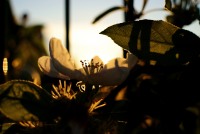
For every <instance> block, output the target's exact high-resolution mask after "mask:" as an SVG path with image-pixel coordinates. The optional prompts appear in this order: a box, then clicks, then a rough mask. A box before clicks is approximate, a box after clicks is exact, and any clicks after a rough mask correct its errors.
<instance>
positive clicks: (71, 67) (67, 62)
mask: <svg viewBox="0 0 200 134" xmlns="http://www.w3.org/2000/svg"><path fill="white" fill-rule="evenodd" d="M49 48H50V56H51V58H52V63H53V65H54V67H55V68H56V70H58V71H59V72H61V73H62V74H65V75H67V76H69V77H70V78H71V79H77V77H80V75H82V74H81V72H79V71H78V70H77V69H76V67H75V64H74V61H73V60H72V59H71V56H70V54H69V52H68V50H67V49H66V48H65V47H64V46H63V45H62V43H61V41H60V40H59V39H57V38H51V40H50V46H49Z"/></svg>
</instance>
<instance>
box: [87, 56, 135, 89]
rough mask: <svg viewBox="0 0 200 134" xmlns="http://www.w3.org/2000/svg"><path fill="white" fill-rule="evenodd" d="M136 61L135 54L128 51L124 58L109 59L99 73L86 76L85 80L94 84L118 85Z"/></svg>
mask: <svg viewBox="0 0 200 134" xmlns="http://www.w3.org/2000/svg"><path fill="white" fill-rule="evenodd" d="M137 61H138V58H137V57H136V56H135V55H133V54H131V53H128V54H127V58H126V59H125V58H116V59H113V60H110V61H109V62H108V63H107V64H106V65H105V66H104V67H103V69H102V70H101V71H100V72H99V73H95V74H92V75H90V76H88V78H87V80H88V82H89V83H91V84H94V85H95V84H99V85H104V86H115V85H119V84H121V83H122V82H123V81H124V80H125V79H126V78H127V77H128V75H129V72H130V70H131V69H132V68H133V67H134V66H135V64H136V63H137Z"/></svg>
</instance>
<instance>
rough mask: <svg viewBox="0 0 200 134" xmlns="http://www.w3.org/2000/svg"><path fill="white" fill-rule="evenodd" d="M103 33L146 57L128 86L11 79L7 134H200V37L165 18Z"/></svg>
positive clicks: (0, 104)
mask: <svg viewBox="0 0 200 134" xmlns="http://www.w3.org/2000/svg"><path fill="white" fill-rule="evenodd" d="M168 2H169V1H168ZM166 7H167V8H170V9H171V7H172V6H170V5H169V3H167V5H166ZM100 34H103V35H106V36H108V37H110V38H111V39H112V40H113V41H114V42H115V43H116V44H117V45H119V46H121V47H122V48H123V49H125V50H126V51H130V52H131V53H133V54H134V55H136V56H137V57H138V59H139V61H138V63H137V65H136V66H134V67H133V68H132V70H131V72H130V73H129V75H128V77H127V78H126V79H125V80H124V81H123V83H121V84H119V85H116V86H104V85H91V84H89V83H87V82H86V83H83V82H82V81H78V80H73V79H71V80H66V83H64V86H63V84H62V83H61V82H60V83H57V84H58V86H55V85H54V84H52V88H50V89H46V88H43V87H41V86H38V85H36V84H34V83H32V82H29V81H24V80H12V81H8V82H6V83H4V84H2V85H0V111H1V116H0V118H1V121H2V122H1V124H2V126H3V127H2V130H3V131H2V133H20V134H28V133H48V134H55V133H59V134H62V133H70V134H75V133H76V134H77V133H78V134H84V133H87V134H90V133H91V134H94V133H97V134H106V133H113V134H150V133H153V134H199V133H200V90H199V89H200V85H199V79H198V76H199V75H200V70H199V68H200V57H199V55H200V46H199V45H200V38H199V37H198V36H197V35H195V34H194V33H192V32H190V31H188V30H184V29H182V28H181V27H179V26H176V25H174V24H172V23H170V22H165V21H161V20H160V21H157V20H156V21H155V20H138V21H131V22H124V23H120V24H115V25H112V26H110V27H108V28H106V29H105V30H103V31H102V32H101V33H100ZM75 71H76V70H75ZM112 75H113V77H114V76H115V74H112ZM55 80H58V79H55ZM62 80H63V79H62Z"/></svg>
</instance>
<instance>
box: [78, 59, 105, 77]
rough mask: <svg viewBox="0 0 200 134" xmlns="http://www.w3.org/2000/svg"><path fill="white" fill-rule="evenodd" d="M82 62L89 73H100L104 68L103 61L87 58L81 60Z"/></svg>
mask: <svg viewBox="0 0 200 134" xmlns="http://www.w3.org/2000/svg"><path fill="white" fill-rule="evenodd" d="M80 62H81V64H82V67H83V69H84V70H85V72H86V74H87V75H91V74H94V73H98V72H100V71H101V70H102V68H103V63H99V62H97V63H94V60H93V59H92V60H91V62H90V63H89V62H87V61H86V60H84V61H82V60H81V61H80Z"/></svg>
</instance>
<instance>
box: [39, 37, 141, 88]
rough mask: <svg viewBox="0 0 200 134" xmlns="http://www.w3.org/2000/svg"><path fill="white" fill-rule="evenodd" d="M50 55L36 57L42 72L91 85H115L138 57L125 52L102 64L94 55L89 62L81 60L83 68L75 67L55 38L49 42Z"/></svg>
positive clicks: (122, 79) (126, 74)
mask: <svg viewBox="0 0 200 134" xmlns="http://www.w3.org/2000/svg"><path fill="white" fill-rule="evenodd" d="M49 49H50V56H42V57H40V58H39V59H38V65H39V67H40V69H41V71H42V72H44V73H45V74H46V75H49V76H51V77H57V78H62V79H67V80H69V79H76V80H79V81H83V82H88V83H90V84H93V85H104V86H115V85H119V84H121V83H122V82H123V81H124V80H125V79H126V78H127V76H128V75H129V72H130V70H131V69H132V68H133V67H134V66H135V65H136V63H137V61H138V58H137V57H136V56H135V55H133V54H131V53H127V58H126V59H125V58H115V59H112V60H110V61H109V62H108V63H107V64H105V65H103V62H102V60H101V59H100V58H99V57H98V56H95V57H94V58H93V59H92V60H91V62H90V63H88V62H86V61H81V63H82V67H83V68H76V66H75V64H74V61H73V60H72V59H71V56H70V54H69V52H68V50H67V49H66V48H65V47H64V46H63V45H62V43H61V41H60V40H59V39H57V38H51V40H50V43H49Z"/></svg>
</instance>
